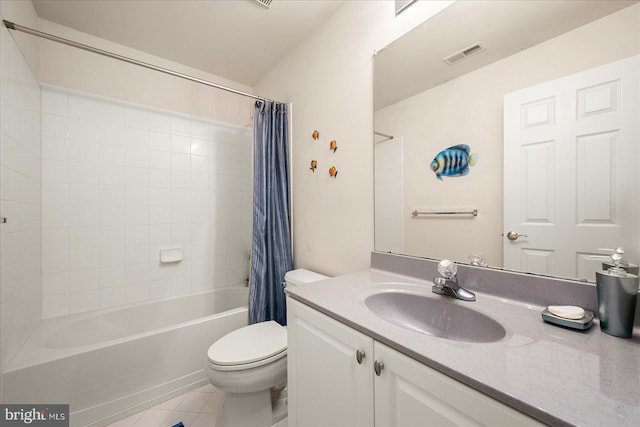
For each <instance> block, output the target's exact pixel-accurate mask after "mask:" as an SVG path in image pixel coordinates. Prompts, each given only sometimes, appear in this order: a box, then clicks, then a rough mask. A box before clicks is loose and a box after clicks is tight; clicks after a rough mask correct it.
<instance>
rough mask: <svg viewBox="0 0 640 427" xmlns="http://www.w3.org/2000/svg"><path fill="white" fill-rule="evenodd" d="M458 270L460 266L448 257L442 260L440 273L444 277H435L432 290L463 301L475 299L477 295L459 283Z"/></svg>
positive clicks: (439, 268) (439, 266)
mask: <svg viewBox="0 0 640 427" xmlns="http://www.w3.org/2000/svg"><path fill="white" fill-rule="evenodd" d="M457 272H458V267H456V265H455V263H454V262H453V261H449V260H448V259H443V260H442V261H440V264H438V273H440V274H441V275H442V277H436V278H434V279H433V283H435V284H434V285H433V287H432V288H431V291H432V292H433V293H435V294H440V295H447V296H450V297H454V298H458V299H460V300H462V301H475V300H476V295H475V294H474V293H473V292H471V291H468V290H466V289H465V288H463V287H461V286H460V285H459V284H458V277H457V276H456V273H457Z"/></svg>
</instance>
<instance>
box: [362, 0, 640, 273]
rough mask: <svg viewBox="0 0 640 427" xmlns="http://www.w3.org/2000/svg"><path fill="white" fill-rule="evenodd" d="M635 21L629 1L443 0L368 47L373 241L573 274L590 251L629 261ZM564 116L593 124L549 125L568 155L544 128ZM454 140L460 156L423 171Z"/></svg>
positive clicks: (633, 257) (639, 238) (588, 263)
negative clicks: (567, 132) (451, 166)
mask: <svg viewBox="0 0 640 427" xmlns="http://www.w3.org/2000/svg"><path fill="white" fill-rule="evenodd" d="M638 27H640V4H638V1H609V0H607V1H594V0H587V1H535V2H531V1H520V0H514V1H511V0H510V1H473V2H470V1H458V2H454V3H453V4H452V5H450V6H449V7H447V8H446V9H444V10H443V11H442V12H440V13H438V14H437V15H435V16H434V17H432V18H431V19H429V20H428V21H426V22H424V23H423V24H421V25H420V26H418V27H416V28H415V29H413V30H412V31H410V32H409V33H407V34H405V35H404V36H403V37H401V38H400V39H398V40H396V41H394V42H393V43H392V44H390V45H389V46H387V47H385V48H384V49H381V50H379V51H377V52H376V53H375V55H374V120H375V135H374V146H375V150H374V151H375V168H374V169H375V250H376V251H381V252H391V253H399V254H405V255H412V256H418V257H427V258H436V259H442V258H448V259H453V260H455V261H456V262H464V263H468V262H474V263H478V264H485V265H488V266H490V267H497V268H504V269H509V270H516V271H523V272H529V273H535V274H544V275H551V276H556V277H563V278H571V279H578V280H583V281H589V282H593V281H594V280H595V275H594V272H595V270H598V269H600V268H601V264H602V259H598V258H594V256H595V255H603V254H606V252H603V251H599V250H598V249H601V248H615V247H617V246H623V247H625V250H626V254H625V255H626V256H625V257H626V258H627V259H628V260H629V261H630V262H633V263H638V261H640V250H639V249H640V248H639V247H640V226H639V222H640V211H639V207H638V200H639V199H640V189H639V187H640V177H639V175H638V172H637V170H638V167H637V164H638V160H640V153H639V149H638V143H637V141H638V140H639V138H640V135H639V134H638V123H636V122H637V121H638V120H637V117H638V113H637V108H638V104H639V103H640V101H639V100H638V98H639V94H640V90H638V86H637V84H638V83H637V80H638V74H639V73H638V71H637V68H633V67H637V64H638V60H637V59H638V55H639V54H640V29H639V28H638ZM445 59H446V60H445ZM608 67H613V68H614V69H615V70H618V69H620V70H622V71H620V72H621V73H623V74H624V73H626V74H624V75H625V77H620V76H619V75H618V74H615V72H614V74H615V75H614V77H608V76H610V75H612V74H606V73H607V72H612V71H610V70H609V68H608ZM616 67H617V68H616ZM602 70H604V71H602ZM602 72H604V73H605V74H604V77H602V76H601V77H599V78H600V80H597V82H596V80H593V78H594V77H593V76H594V73H595V74H596V75H597V74H598V73H602ZM616 72H617V71H616ZM576 81H577V83H576V84H577V86H576V87H575V88H574V89H571V90H569V89H567V88H568V87H569V86H571V84H573V82H576ZM594 82H595V83H594ZM634 85H636V86H634ZM554 88H555V89H554ZM565 89H566V90H565ZM554 90H555V91H556V92H553V91H554ZM532 91H533V92H532ZM549 91H551V92H549ZM563 91H564V92H567V93H572V94H573V95H568V97H569V98H568V101H567V102H566V103H564V104H563V103H562V102H561V98H562V96H564V95H563V94H561V93H560V92H563ZM523 96H525V98H523ZM572 96H573V97H572ZM523 99H524V101H522V100H523ZM629 108H631V110H628V109H629ZM634 108H635V109H636V110H633V109H634ZM619 110H624V111H625V114H627V116H625V117H627V119H625V120H626V121H624V125H620V123H619V120H618V113H619ZM629 111H631V113H629ZM565 113H566V114H569V115H572V116H573V117H574V119H575V120H580V119H581V118H585V120H583V122H585V123H586V122H587V121H588V120H592V121H594V122H595V121H597V122H598V123H600V122H607V123H606V124H605V125H604V126H605V127H602V128H597V129H596V128H584V129H580V130H578V131H577V133H575V134H573V135H571V136H569V137H564V138H565V140H566V141H565V146H566V147H569V149H568V151H566V152H567V153H570V156H571V158H569V157H570V156H569V154H566V155H565V154H552V153H551V151H553V150H552V149H551V150H550V147H555V146H560V145H559V143H558V144H556V143H555V142H556V139H557V140H558V142H559V140H560V139H562V138H563V137H557V136H553V135H551V136H549V135H548V134H546V133H545V132H546V131H547V130H548V129H560V125H561V124H562V123H561V121H562V120H563V119H562V117H563V115H565ZM629 114H631V116H632V117H633V114H635V117H636V119H633V120H631V121H629V120H628V117H629ZM505 117H506V118H505ZM587 119H588V120H587ZM527 120H528V122H527V123H528V125H527V124H526V123H525V121H527ZM523 123H525V124H523ZM589 123H591V122H589ZM529 125H530V127H531V128H532V131H531V132H532V134H535V137H534V139H531V140H530V141H529V142H530V145H528V146H527V147H525V148H523V149H522V150H521V151H518V152H513V149H512V145H513V144H511V143H510V142H509V141H511V140H512V139H510V138H513V137H514V133H515V134H516V137H517V135H518V132H520V131H522V130H523V129H525V128H526V127H527V126H529ZM607 126H608V127H607ZM536 138H537V139H536ZM567 138H568V139H567ZM630 140H632V141H634V142H633V143H632V144H630V146H629V147H627V146H626V145H625V144H626V143H628V142H629V141H630ZM460 144H466V145H468V146H469V147H470V153H469V154H473V153H476V154H477V162H476V164H475V165H473V166H470V167H469V171H468V174H466V175H463V176H456V177H450V176H446V175H442V176H440V177H438V176H436V173H434V171H433V170H432V169H431V167H430V165H431V163H432V161H433V160H434V158H435V157H436V155H437V154H438V153H439V152H440V151H442V150H444V149H447V148H448V147H452V146H456V145H460ZM464 155H465V153H464V152H463V154H462V156H464ZM439 178H442V180H440V179H439ZM414 212H415V214H412V213H414ZM474 212H475V215H474ZM514 218H515V219H514ZM562 221H565V222H567V224H565V225H562V224H561V222H562ZM585 230H587V231H590V232H591V236H590V237H589V238H583V237H582V235H579V234H576V233H577V232H578V231H580V232H582V231H585ZM509 232H512V233H511V234H509V237H511V238H512V239H509V238H507V234H508V233H509ZM543 235H544V236H546V237H545V238H544V239H542V237H541V236H543ZM478 252H479V253H481V255H480V256H477V257H475V258H470V256H471V255H472V254H473V253H478Z"/></svg>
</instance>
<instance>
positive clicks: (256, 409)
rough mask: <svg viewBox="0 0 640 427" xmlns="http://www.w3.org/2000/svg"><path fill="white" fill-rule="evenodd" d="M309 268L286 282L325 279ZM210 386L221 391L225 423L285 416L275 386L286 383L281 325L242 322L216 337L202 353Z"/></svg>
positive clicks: (260, 424)
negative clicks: (237, 327) (206, 360)
mask: <svg viewBox="0 0 640 427" xmlns="http://www.w3.org/2000/svg"><path fill="white" fill-rule="evenodd" d="M327 278H328V277H327V276H323V275H321V274H318V273H314V272H312V271H308V270H304V269H298V270H292V271H289V272H288V273H287V274H286V275H285V276H284V280H285V283H286V284H287V286H298V285H303V284H306V283H312V282H317V281H318V280H322V279H327ZM207 356H208V363H207V373H208V376H209V381H210V382H211V384H213V385H214V386H216V387H217V388H219V389H222V390H224V391H225V392H226V399H225V403H224V406H223V408H222V417H223V422H224V426H226V427H237V426H238V427H239V426H242V427H267V426H271V425H273V424H275V423H276V422H278V421H279V420H281V419H282V418H284V417H285V416H286V415H287V408H286V399H278V393H277V391H278V389H275V388H276V387H279V388H280V389H282V388H283V387H284V386H286V381H287V329H286V328H285V327H283V326H281V325H280V324H279V323H277V322H274V321H269V322H262V323H256V324H253V325H249V326H245V327H243V328H240V329H237V330H235V331H233V332H230V333H228V334H227V335H225V336H223V337H222V338H220V339H219V340H218V341H216V342H215V343H213V345H211V347H209V351H208V352H207Z"/></svg>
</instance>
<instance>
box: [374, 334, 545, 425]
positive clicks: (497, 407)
mask: <svg viewBox="0 0 640 427" xmlns="http://www.w3.org/2000/svg"><path fill="white" fill-rule="evenodd" d="M374 351H375V359H376V361H378V362H382V363H383V365H384V366H383V369H382V371H381V372H380V375H379V376H376V380H375V390H376V392H375V395H376V398H375V414H376V415H375V419H376V427H418V426H438V427H447V426H512V427H516V426H540V425H541V424H540V423H538V422H537V421H536V420H534V419H533V418H530V417H529V416H527V415H525V414H523V413H521V412H518V411H516V410H515V409H512V408H510V407H508V406H506V405H504V404H502V403H500V402H498V401H496V400H494V399H492V398H490V397H488V396H485V395H484V394H482V393H480V392H477V391H475V390H473V389H472V388H470V387H467V386H466V385H464V384H462V383H460V382H458V381H456V380H454V379H451V378H449V377H447V376H446V375H444V374H441V373H439V372H437V371H436V370H434V369H431V368H430V367H428V366H426V365H423V364H422V363H420V362H417V361H416V360H413V359H411V358H409V357H408V356H405V355H403V354H402V353H399V352H398V351H396V350H394V349H392V348H390V347H387V346H386V345H384V344H380V343H379V342H375V344H374Z"/></svg>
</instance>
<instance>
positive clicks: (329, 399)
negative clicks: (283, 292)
mask: <svg viewBox="0 0 640 427" xmlns="http://www.w3.org/2000/svg"><path fill="white" fill-rule="evenodd" d="M287 310H288V325H287V337H288V347H287V352H288V354H287V369H288V388H289V392H288V396H289V397H288V399H289V405H288V408H289V425H290V426H295V427H310V426H318V427H326V426H334V427H372V426H373V368H372V366H373V360H372V359H373V340H372V339H371V338H369V337H367V336H366V335H364V334H361V333H360V332H358V331H356V330H354V329H351V328H349V327H348V326H345V325H343V324H342V323H340V322H337V321H336V320H333V319H331V318H330V317H328V316H325V315H324V314H321V313H319V312H317V311H315V310H313V309H311V308H309V307H307V306H305V305H303V304H301V303H299V302H297V301H294V300H291V299H290V298H287ZM358 350H360V351H363V352H364V354H363V358H362V359H361V360H360V363H358V360H357V356H356V352H357V351H358Z"/></svg>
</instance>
